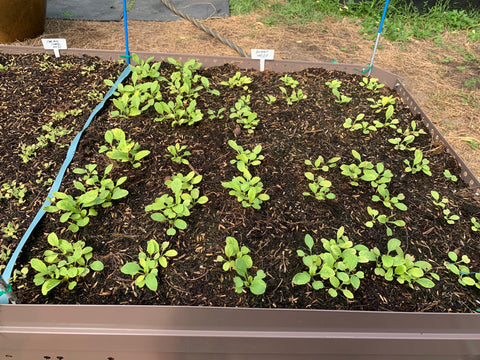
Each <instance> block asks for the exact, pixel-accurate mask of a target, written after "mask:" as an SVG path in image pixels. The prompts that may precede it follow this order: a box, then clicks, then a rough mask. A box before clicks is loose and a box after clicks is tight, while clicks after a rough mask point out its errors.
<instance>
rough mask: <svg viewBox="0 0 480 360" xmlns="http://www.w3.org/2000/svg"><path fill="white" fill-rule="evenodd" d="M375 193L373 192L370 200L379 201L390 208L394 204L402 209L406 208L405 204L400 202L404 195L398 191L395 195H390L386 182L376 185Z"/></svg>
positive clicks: (405, 209)
mask: <svg viewBox="0 0 480 360" xmlns="http://www.w3.org/2000/svg"><path fill="white" fill-rule="evenodd" d="M377 193H378V195H376V194H375V195H373V196H372V201H374V202H381V203H382V204H383V205H384V206H385V207H387V208H389V209H392V210H393V207H394V206H395V207H396V208H397V209H399V210H402V211H407V210H408V208H407V205H405V204H404V203H402V202H401V201H402V200H405V195H403V194H402V193H400V194H398V195H397V196H390V192H389V191H388V189H387V185H386V184H381V185H379V186H378V187H377Z"/></svg>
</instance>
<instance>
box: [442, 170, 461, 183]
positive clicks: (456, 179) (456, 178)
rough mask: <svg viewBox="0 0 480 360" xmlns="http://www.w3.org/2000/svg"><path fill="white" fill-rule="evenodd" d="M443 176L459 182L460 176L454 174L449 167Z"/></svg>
mask: <svg viewBox="0 0 480 360" xmlns="http://www.w3.org/2000/svg"><path fill="white" fill-rule="evenodd" d="M443 176H445V178H446V179H448V180H451V181H453V182H457V181H458V177H457V176H456V175H453V174H452V173H451V172H450V170H448V169H445V170H444V171H443Z"/></svg>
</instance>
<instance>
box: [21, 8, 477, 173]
mask: <svg viewBox="0 0 480 360" xmlns="http://www.w3.org/2000/svg"><path fill="white" fill-rule="evenodd" d="M202 23H203V24H204V25H206V26H208V27H210V28H212V29H214V30H216V31H217V32H218V33H219V34H222V35H223V36H224V37H225V38H227V39H228V40H230V41H232V42H234V43H235V44H236V45H238V46H239V47H241V48H242V49H244V50H245V51H247V52H249V51H250V49H251V48H270V49H275V57H276V58H277V59H292V60H313V61H331V60H333V61H337V62H345V63H360V64H367V63H368V62H369V60H370V57H371V54H372V46H373V42H372V41H371V40H366V39H365V38H364V36H363V34H361V33H360V32H359V31H360V26H359V25H358V23H356V22H355V21H351V20H348V19H346V18H344V19H342V20H339V21H338V20H333V19H325V20H324V21H322V22H321V23H319V24H313V25H309V26H300V25H298V26H277V27H275V26H274V27H271V26H266V25H265V24H263V23H262V22H260V21H258V18H257V17H256V16H255V15H249V16H234V17H230V18H228V19H210V20H206V21H203V22H202ZM128 29H129V43H130V50H131V51H132V52H135V51H155V52H167V53H190V54H208V55H225V56H236V55H238V54H237V53H236V52H235V51H234V50H233V49H231V48H229V47H227V46H226V45H224V44H222V43H221V42H219V41H218V40H216V39H214V38H213V37H211V36H210V35H208V34H206V33H205V32H203V31H202V30H200V29H198V28H197V27H196V26H194V25H193V24H191V23H190V22H188V21H177V22H143V21H129V23H128ZM42 37H43V38H45V37H63V38H66V39H67V42H68V46H69V47H71V48H90V49H123V48H124V30H123V22H94V21H75V20H58V19H47V23H46V30H45V33H44V34H43V35H42V36H41V37H39V38H36V39H32V40H28V41H25V42H23V43H20V42H18V43H15V45H35V46H41V40H40V39H41V38H42ZM380 45H381V46H380V49H379V51H378V52H377V56H376V60H375V65H377V66H379V67H381V68H383V69H385V70H388V71H391V72H393V73H395V74H397V75H398V76H400V77H401V78H403V79H404V83H405V85H406V86H407V88H408V90H409V91H410V92H411V93H412V95H413V96H414V98H415V99H416V100H417V101H418V102H419V104H420V105H421V107H422V108H423V109H424V110H425V112H426V113H427V114H428V115H429V117H430V118H431V119H432V120H433V122H434V123H435V124H436V125H437V126H438V127H439V128H440V130H441V131H442V132H443V133H444V135H445V136H446V137H447V139H448V140H449V141H450V142H451V144H452V145H453V146H454V148H455V149H456V151H457V152H458V153H459V154H460V156H462V158H463V159H464V160H465V162H466V163H467V164H468V166H469V167H470V169H471V170H472V171H473V172H474V174H476V176H477V178H478V177H480V163H479V161H478V155H479V152H480V150H479V149H478V144H480V115H479V111H478V110H479V108H480V43H479V42H470V41H468V32H457V33H448V34H444V35H443V36H442V42H441V44H440V45H436V44H435V43H434V42H433V41H430V40H428V41H427V40H422V41H417V40H414V41H412V42H410V43H408V44H403V45H398V44H393V43H391V42H389V41H387V40H385V39H382V40H381V43H380ZM472 81H473V83H472ZM466 82H467V83H466ZM475 144H477V147H475ZM472 145H473V146H472Z"/></svg>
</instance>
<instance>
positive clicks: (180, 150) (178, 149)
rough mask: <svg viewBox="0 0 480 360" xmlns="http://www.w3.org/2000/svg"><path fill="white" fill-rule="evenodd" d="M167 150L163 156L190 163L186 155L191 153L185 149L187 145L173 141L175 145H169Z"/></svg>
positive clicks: (177, 161) (182, 162)
mask: <svg viewBox="0 0 480 360" xmlns="http://www.w3.org/2000/svg"><path fill="white" fill-rule="evenodd" d="M167 151H168V153H167V154H165V156H166V157H167V158H170V159H172V161H173V162H176V163H178V164H185V165H188V164H189V163H190V162H189V161H188V160H187V159H186V157H187V156H190V155H192V153H191V152H190V151H188V150H187V145H181V144H179V143H175V145H169V146H168V147H167Z"/></svg>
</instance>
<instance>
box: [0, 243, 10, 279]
mask: <svg viewBox="0 0 480 360" xmlns="http://www.w3.org/2000/svg"><path fill="white" fill-rule="evenodd" d="M11 254H12V249H10V247H9V246H6V245H3V244H2V245H0V273H1V272H3V269H5V268H6V267H7V262H8V260H9V259H10V255H11Z"/></svg>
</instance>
